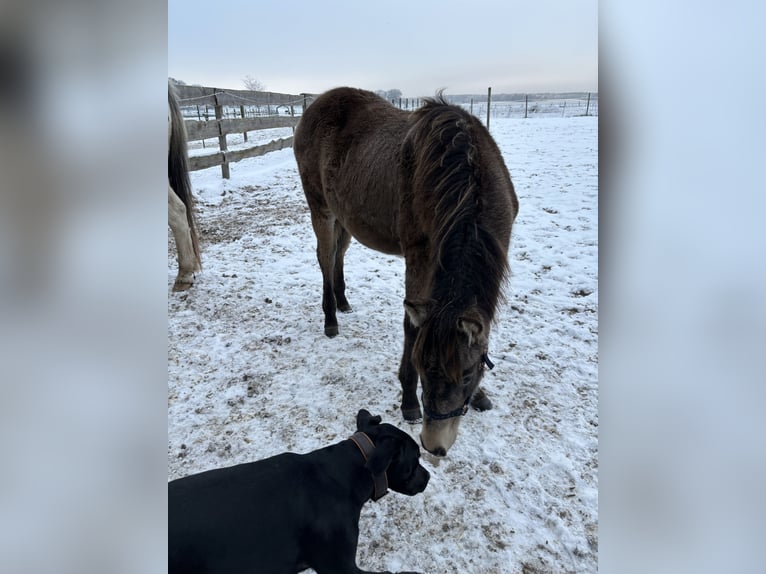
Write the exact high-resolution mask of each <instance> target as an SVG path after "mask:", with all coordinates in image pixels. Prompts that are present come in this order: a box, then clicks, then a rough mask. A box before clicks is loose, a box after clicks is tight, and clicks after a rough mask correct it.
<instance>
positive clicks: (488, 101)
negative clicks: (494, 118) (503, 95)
mask: <svg viewBox="0 0 766 574" xmlns="http://www.w3.org/2000/svg"><path fill="white" fill-rule="evenodd" d="M491 103H492V88H491V87H490V88H487V131H489V107H490V104H491Z"/></svg>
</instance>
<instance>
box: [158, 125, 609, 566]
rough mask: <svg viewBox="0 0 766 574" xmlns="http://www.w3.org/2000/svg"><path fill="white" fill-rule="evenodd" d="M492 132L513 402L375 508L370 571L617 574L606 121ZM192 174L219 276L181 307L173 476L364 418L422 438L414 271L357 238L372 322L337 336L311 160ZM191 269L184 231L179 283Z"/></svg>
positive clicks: (498, 401)
mask: <svg viewBox="0 0 766 574" xmlns="http://www.w3.org/2000/svg"><path fill="white" fill-rule="evenodd" d="M289 131H290V130H289V129H288V135H289ZM491 131H492V134H493V136H494V137H495V139H496V141H497V142H498V145H499V146H500V148H501V150H502V152H503V155H504V158H505V161H506V164H507V166H508V168H509V170H510V172H511V176H512V178H513V181H514V185H515V187H516V192H517V194H518V196H519V203H520V212H519V216H518V218H517V220H516V224H515V226H514V229H513V237H512V240H511V251H510V262H511V273H512V275H511V280H510V282H509V285H508V286H507V288H506V293H507V302H506V303H504V304H503V305H502V306H501V307H500V309H499V311H498V316H497V322H496V324H495V325H494V326H493V331H492V335H491V337H490V348H489V356H490V358H491V359H492V361H493V362H494V363H495V365H496V366H495V369H494V370H492V371H489V372H488V373H487V376H486V377H485V381H484V388H485V389H486V390H487V392H488V394H489V396H490V397H491V399H492V401H493V403H494V409H493V410H491V411H488V412H484V413H479V412H477V411H474V410H471V411H469V413H468V414H467V415H466V416H465V417H463V419H462V422H461V424H460V432H459V435H458V438H457V441H456V443H455V445H454V446H453V447H452V448H451V449H450V451H449V453H448V455H447V456H446V457H445V458H443V459H438V458H436V457H433V456H431V455H430V454H428V453H425V452H424V453H423V464H424V466H426V468H427V469H428V470H429V472H431V481H430V483H429V485H428V488H427V489H426V490H425V492H424V493H422V494H420V495H417V496H415V497H406V496H403V495H400V494H397V493H389V495H387V496H385V497H384V498H383V499H381V500H380V501H378V502H376V503H373V502H369V503H367V504H366V505H365V507H364V508H363V510H362V516H361V520H360V538H359V550H358V553H357V563H358V564H359V565H360V566H361V567H363V568H365V569H371V570H384V569H388V570H392V571H397V570H402V569H404V570H418V571H422V572H446V573H452V572H460V573H466V572H470V573H472V574H473V573H477V574H483V573H542V572H556V573H562V572H572V573H577V574H581V573H585V572H596V571H597V555H598V118H597V117H569V118H544V119H529V120H523V119H510V118H492V122H491ZM277 137H285V136H284V135H282V134H280V135H279V136H277ZM250 140H251V142H250V143H252V141H253V138H252V133H251V137H250ZM191 178H192V184H193V186H194V189H195V192H196V194H197V197H198V220H199V224H200V230H201V238H202V250H203V272H202V273H201V274H199V275H198V278H197V282H196V284H195V285H194V286H193V287H192V288H191V290H189V291H187V292H184V293H171V294H170V295H169V298H168V477H169V479H170V480H172V479H175V478H179V477H181V476H185V475H188V474H192V473H196V472H201V471H203V470H207V469H210V468H216V467H223V466H230V465H234V464H239V463H242V462H246V461H250V460H256V459H261V458H265V457H268V456H271V455H274V454H277V453H280V452H284V451H293V452H298V453H303V452H308V451H311V450H314V449H317V448H321V447H323V446H326V445H328V444H332V443H334V442H338V441H341V440H344V439H346V438H347V437H348V436H349V435H350V434H352V433H353V431H354V430H355V428H354V420H355V416H356V413H357V411H358V410H359V409H360V408H366V409H368V410H370V411H371V412H372V413H373V414H380V415H381V416H382V417H383V420H384V421H385V422H389V423H392V424H395V425H397V426H398V427H400V428H402V429H404V430H406V431H407V432H409V433H410V434H411V435H412V436H413V437H414V438H416V440H417V437H418V435H419V432H420V425H419V424H409V423H406V422H404V421H403V419H402V417H401V414H400V411H399V401H400V397H401V389H400V387H399V382H398V379H397V370H398V366H399V360H400V353H401V348H402V336H403V335H402V319H403V308H402V300H403V297H404V281H403V275H404V263H403V261H402V260H401V259H399V258H396V257H392V256H388V255H383V254H380V253H377V252H373V251H371V250H369V249H367V248H365V247H362V246H361V245H359V244H358V243H356V242H353V243H352V245H351V247H350V249H349V251H348V254H347V256H346V265H345V270H346V283H347V294H348V298H349V301H350V303H351V306H352V308H353V312H352V313H348V314H343V313H339V315H338V319H339V327H340V334H339V335H338V336H337V337H335V338H333V339H328V338H327V337H325V336H324V334H323V316H322V310H321V274H320V272H319V266H318V264H317V262H316V258H315V247H316V243H315V239H314V235H313V232H312V229H311V224H310V219H309V212H308V208H307V206H306V204H305V200H304V198H303V192H302V189H301V185H300V179H299V177H298V173H297V167H296V164H295V159H294V157H293V152H292V149H285V150H281V151H277V152H273V153H270V154H267V155H265V156H262V157H257V158H252V159H247V160H243V161H241V162H238V163H234V164H231V179H230V180H223V179H222V178H221V175H220V169H219V168H217V167H214V168H210V169H207V170H203V171H197V172H193V173H192V174H191ZM176 270H177V264H176V254H175V246H174V245H173V241H172V237H171V236H170V234H169V236H168V290H169V291H170V288H171V286H172V284H173V280H174V278H175V274H176Z"/></svg>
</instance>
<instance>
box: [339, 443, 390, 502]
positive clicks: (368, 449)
mask: <svg viewBox="0 0 766 574" xmlns="http://www.w3.org/2000/svg"><path fill="white" fill-rule="evenodd" d="M348 440H350V441H351V442H353V443H354V444H355V445H356V446H357V447H359V451H360V452H361V453H362V456H363V457H364V461H365V462H367V461H369V460H370V457H371V456H372V453H373V451H374V450H375V443H374V442H372V439H371V438H370V437H368V436H367V435H366V434H364V433H363V432H355V433H354V434H353V435H351V436H350V437H348ZM372 482H373V484H374V485H375V490H374V492H373V493H372V500H373V501H375V500H379V499H380V498H382V497H383V496H384V495H385V494H386V493H388V477H386V473H385V471H384V472H382V473H381V474H379V475H377V476H374V475H373V477H372Z"/></svg>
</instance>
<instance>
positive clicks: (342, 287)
mask: <svg viewBox="0 0 766 574" xmlns="http://www.w3.org/2000/svg"><path fill="white" fill-rule="evenodd" d="M350 243H351V234H350V233H349V232H348V231H346V229H345V228H344V227H343V226H342V225H341V224H340V223H338V222H337V221H336V222H335V276H334V277H333V287H334V293H335V302H336V303H337V305H338V310H339V311H342V312H343V313H348V312H349V311H351V305H349V304H348V299H346V279H345V278H344V276H343V258H344V256H345V255H346V250H347V249H348V246H349V244H350Z"/></svg>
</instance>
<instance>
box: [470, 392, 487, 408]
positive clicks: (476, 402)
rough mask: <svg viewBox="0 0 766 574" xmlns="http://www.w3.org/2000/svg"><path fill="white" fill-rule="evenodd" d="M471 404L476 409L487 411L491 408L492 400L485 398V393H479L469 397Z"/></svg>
mask: <svg viewBox="0 0 766 574" xmlns="http://www.w3.org/2000/svg"><path fill="white" fill-rule="evenodd" d="M471 406H472V407H473V408H475V409H476V410H477V411H488V410H491V409H492V401H490V400H489V399H488V398H487V395H485V394H484V393H481V395H479V396H474V397H473V399H471Z"/></svg>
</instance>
